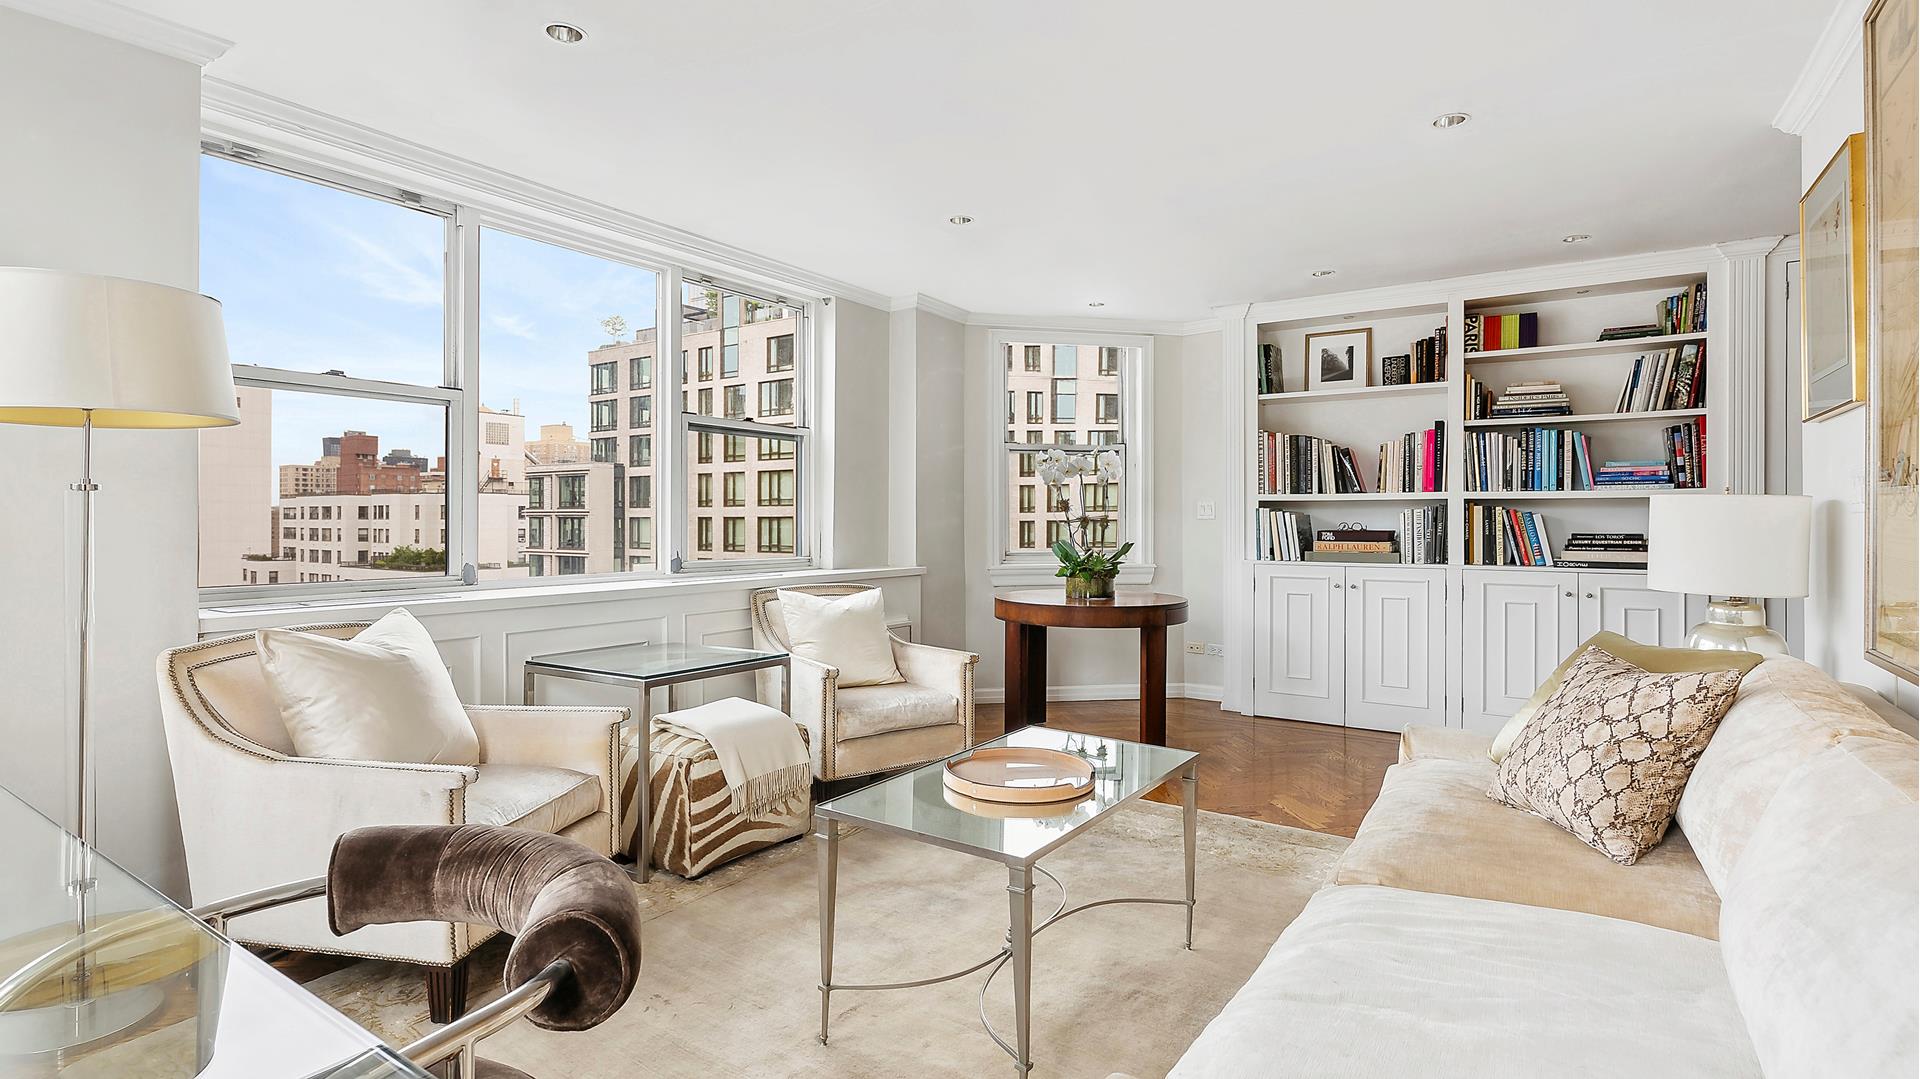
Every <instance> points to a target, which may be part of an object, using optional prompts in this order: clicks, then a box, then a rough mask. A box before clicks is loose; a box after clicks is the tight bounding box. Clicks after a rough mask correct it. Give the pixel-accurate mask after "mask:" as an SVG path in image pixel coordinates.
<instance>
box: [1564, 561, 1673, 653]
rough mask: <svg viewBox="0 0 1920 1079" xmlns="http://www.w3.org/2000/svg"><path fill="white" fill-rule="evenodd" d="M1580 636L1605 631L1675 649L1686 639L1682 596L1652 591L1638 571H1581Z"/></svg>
mask: <svg viewBox="0 0 1920 1079" xmlns="http://www.w3.org/2000/svg"><path fill="white" fill-rule="evenodd" d="M1579 588H1580V639H1581V640H1583V641H1584V640H1586V639H1587V638H1588V637H1591V636H1593V635H1594V634H1596V633H1599V632H1600V631H1601V630H1606V631H1608V632H1610V633H1618V634H1620V635H1621V636H1622V637H1631V638H1633V639H1634V640H1636V641H1639V642H1640V643H1641V644H1657V645H1660V646H1662V647H1665V648H1678V647H1680V646H1681V645H1682V644H1685V643H1686V640H1687V628H1686V597H1685V596H1683V595H1681V594H1680V593H1678V592H1656V591H1654V590H1653V589H1651V588H1648V587H1647V579H1646V577H1645V576H1644V575H1642V574H1638V573H1582V574H1580V575H1579Z"/></svg>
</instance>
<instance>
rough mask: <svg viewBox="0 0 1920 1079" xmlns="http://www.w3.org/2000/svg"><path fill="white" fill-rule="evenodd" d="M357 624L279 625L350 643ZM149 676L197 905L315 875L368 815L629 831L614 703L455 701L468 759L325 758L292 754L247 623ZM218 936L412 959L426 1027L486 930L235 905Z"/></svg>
mask: <svg viewBox="0 0 1920 1079" xmlns="http://www.w3.org/2000/svg"><path fill="white" fill-rule="evenodd" d="M366 625H367V623H365V622H336V623H329V624H325V625H310V626H295V627H292V628H294V629H299V630H304V631H306V632H309V633H319V634H324V635H326V636H329V637H336V638H348V637H352V636H353V635H354V634H356V633H358V632H359V631H360V630H361V629H363V628H365V627H366ZM158 677H159V683H160V706H161V717H162V720H163V722H164V725H165V728H166V736H167V752H168V755H169V756H170V757H171V759H172V763H173V784H174V791H175V796H176V798H177V800H178V802H179V806H180V833H181V839H182V840H183V842H184V844H185V847H186V854H187V877H188V884H189V886H190V888H191V890H192V892H193V898H194V900H195V901H196V902H202V903H204V902H212V901H216V900H220V899H225V898H230V897H233V896H237V895H241V894H243V893H246V892H250V891H253V890H255V889H258V888H265V887H269V886H272V885H279V884H285V883H287V882H288V881H296V880H305V879H307V878H309V877H317V876H321V875H323V874H325V873H326V871H327V861H328V858H329V856H330V855H331V853H332V850H333V843H334V840H335V839H336V838H338V837H339V835H340V834H341V833H343V832H347V831H351V830H352V829H355V828H361V827H366V826H369V825H379V824H495V825H509V826H512V827H516V828H530V829H534V830H536V831H541V832H551V833H555V834H558V835H562V836H566V837H567V838H569V839H574V840H578V841H579V842H581V843H582V844H584V845H586V846H587V847H589V848H591V849H592V850H593V851H594V852H596V853H598V854H607V855H610V854H612V853H613V852H614V851H617V850H626V849H627V848H628V846H629V843H630V840H631V837H632V835H633V830H634V821H632V820H630V819H628V818H627V815H625V814H623V813H622V806H623V804H625V799H623V798H622V797H621V793H622V791H621V777H623V776H625V775H629V774H631V772H632V770H633V760H632V756H631V754H630V753H628V754H623V751H622V746H621V742H620V731H621V725H622V724H623V723H625V721H626V719H627V712H626V709H624V708H534V707H520V706H507V707H496V706H474V705H468V706H467V707H466V712H467V716H468V718H470V719H471V720H472V721H473V726H474V729H475V730H476V731H477V732H478V733H479V735H480V764H479V765H478V766H475V767H467V766H463V765H441V764H407V763H398V762H395V763H385V762H377V761H354V760H332V759H320V758H311V757H300V756H297V755H295V752H294V748H293V740H292V739H291V738H290V737H289V736H288V734H287V730H286V727H285V725H284V724H282V723H281V721H280V713H279V710H278V708H276V707H275V706H274V704H273V701H272V699H271V698H270V697H269V696H268V695H267V688H266V683H265V681H264V678H263V675H262V673H261V670H260V661H259V658H258V656H257V654H256V653H255V650H254V638H253V634H251V633H242V634H234V635H232V636H227V637H216V638H210V639H208V640H204V641H200V642H199V643H197V644H191V645H187V646H185V647H183V648H175V649H172V650H170V651H167V652H164V653H162V654H161V655H160V659H159V663H158ZM229 931H230V932H231V933H232V935H233V936H234V937H235V939H238V940H241V941H244V942H246V943H248V944H257V945H264V946H267V947H274V948H290V949H294V950H296V951H309V952H328V953H333V954H339V955H354V956H366V957H372V958H378V959H397V960H401V961H403V962H409V963H419V964H423V965H425V966H426V967H427V968H428V971H427V974H428V987H429V1001H430V1004H431V1006H432V1010H433V1012H434V1016H433V1018H434V1021H435V1022H447V1021H449V1020H451V1019H452V1018H454V1017H455V1016H457V1015H458V1014H459V1013H460V1012H461V1011H462V1010H464V1007H465V980H466V979H465V966H464V961H465V959H466V957H467V956H468V954H470V953H471V952H472V951H473V950H474V949H475V948H477V947H479V946H480V944H482V943H483V942H485V941H486V940H487V938H489V937H491V936H493V935H494V933H495V932H496V931H495V930H493V929H491V928H486V927H481V926H468V925H455V924H445V923H437V922H407V923H402V924H397V925H375V926H368V927H367V928H365V929H359V930H355V931H354V932H352V933H348V934H346V935H345V936H335V935H334V934H333V932H332V930H330V929H328V928H327V915H326V905H325V904H323V903H296V904H292V905H289V906H285V907H280V908H276V909H273V910H266V911H261V912H259V913H257V914H248V915H245V916H242V917H239V918H235V919H233V921H232V923H231V925H230V929H229Z"/></svg>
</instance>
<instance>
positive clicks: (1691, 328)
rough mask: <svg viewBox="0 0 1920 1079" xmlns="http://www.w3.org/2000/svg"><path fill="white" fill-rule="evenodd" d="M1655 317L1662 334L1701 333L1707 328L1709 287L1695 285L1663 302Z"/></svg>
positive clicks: (1659, 305)
mask: <svg viewBox="0 0 1920 1079" xmlns="http://www.w3.org/2000/svg"><path fill="white" fill-rule="evenodd" d="M1654 316H1655V317H1654V321H1655V322H1657V323H1659V324H1660V332H1661V333H1700V332H1701V331H1703V330H1705V329H1706V328H1707V286H1706V285H1704V284H1700V285H1695V286H1693V287H1692V288H1690V289H1687V290H1686V291H1685V292H1676V293H1674V294H1673V295H1671V296H1669V297H1667V298H1666V299H1664V300H1661V301H1660V303H1659V304H1658V305H1657V306H1656V308H1655V310H1654Z"/></svg>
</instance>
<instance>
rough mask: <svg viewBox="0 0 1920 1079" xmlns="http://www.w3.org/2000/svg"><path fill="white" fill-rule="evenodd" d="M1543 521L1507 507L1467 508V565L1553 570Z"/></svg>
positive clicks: (1476, 505) (1474, 504) (1540, 517)
mask: <svg viewBox="0 0 1920 1079" xmlns="http://www.w3.org/2000/svg"><path fill="white" fill-rule="evenodd" d="M1556 564H1558V563H1556V562H1555V561H1554V558H1553V542H1552V541H1551V540H1550V539H1548V537H1547V522H1546V518H1544V517H1542V516H1541V515H1540V514H1538V513H1535V512H1534V511H1532V510H1520V509H1513V508H1511V507H1508V506H1487V505H1481V504H1480V503H1477V502H1475V503H1468V505H1467V565H1469V566H1552V565H1556Z"/></svg>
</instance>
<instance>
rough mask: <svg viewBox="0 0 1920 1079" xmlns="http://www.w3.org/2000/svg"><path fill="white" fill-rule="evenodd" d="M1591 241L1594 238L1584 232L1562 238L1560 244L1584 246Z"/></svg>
mask: <svg viewBox="0 0 1920 1079" xmlns="http://www.w3.org/2000/svg"><path fill="white" fill-rule="evenodd" d="M1591 239H1593V237H1592V236H1589V235H1588V234H1586V233H1584V232H1570V233H1568V234H1567V235H1565V236H1562V237H1560V242H1561V243H1563V244H1583V243H1586V242H1587V241H1588V240H1591Z"/></svg>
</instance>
